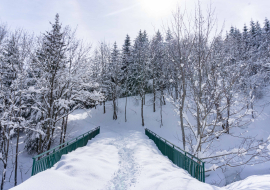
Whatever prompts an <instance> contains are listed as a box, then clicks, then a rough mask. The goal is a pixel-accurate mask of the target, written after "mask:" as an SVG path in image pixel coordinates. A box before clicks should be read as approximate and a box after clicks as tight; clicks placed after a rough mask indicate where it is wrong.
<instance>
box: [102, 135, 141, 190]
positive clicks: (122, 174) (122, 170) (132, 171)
mask: <svg viewBox="0 0 270 190" xmlns="http://www.w3.org/2000/svg"><path fill="white" fill-rule="evenodd" d="M133 140H134V139H132V134H125V135H123V134H120V135H118V136H117V137H116V138H115V140H114V141H113V143H112V145H113V146H115V147H116V148H117V150H118V155H119V162H118V167H119V168H118V170H117V172H116V173H115V174H114V177H113V178H112V179H111V180H110V181H109V182H108V183H107V187H106V188H105V189H108V190H113V189H119V190H122V189H123V190H124V189H128V188H129V187H130V186H132V185H134V184H136V177H137V176H138V171H139V168H138V166H137V165H136V163H135V158H134V148H135V147H136V145H135V144H134V143H133Z"/></svg>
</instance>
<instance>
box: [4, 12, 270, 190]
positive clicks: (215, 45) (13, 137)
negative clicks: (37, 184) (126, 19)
mask: <svg viewBox="0 0 270 190" xmlns="http://www.w3.org/2000/svg"><path fill="white" fill-rule="evenodd" d="M44 24H46V23H44ZM50 24H51V29H50V30H48V31H44V33H43V34H41V35H34V34H30V33H29V32H27V31H25V30H24V29H16V30H14V31H11V30H9V29H8V24H5V23H2V24H1V25H0V72H1V80H0V83H1V87H0V118H1V119H0V172H1V176H2V179H1V188H0V189H1V190H3V188H4V183H5V180H6V178H7V176H6V171H7V168H8V167H12V168H14V172H13V173H12V176H11V178H13V179H14V186H16V185H17V178H18V175H19V174H18V172H17V171H18V169H17V167H18V155H19V154H20V151H19V150H18V142H19V138H20V137H21V136H26V138H25V142H24V143H25V148H24V151H27V152H28V153H29V154H31V155H36V154H40V153H42V152H44V151H46V150H49V149H51V148H52V146H53V145H59V144H61V143H63V142H65V140H66V133H67V125H68V118H69V115H70V114H71V113H72V112H73V111H74V110H76V109H81V108H84V109H95V107H96V106H102V107H103V113H104V114H105V113H106V109H107V107H106V102H107V101H112V103H113V115H112V116H111V117H112V120H117V118H118V114H119V113H118V104H117V100H118V99H119V98H126V100H127V98H128V97H131V96H133V97H134V98H135V99H136V101H137V103H138V104H139V106H140V110H141V113H140V116H141V125H142V126H145V122H146V121H145V117H144V116H145V113H144V107H145V104H146V102H145V96H146V95H147V94H149V95H151V97H152V98H151V106H152V109H153V112H157V111H159V112H160V113H159V114H160V125H159V126H158V127H163V122H162V120H163V118H164V117H165V116H164V115H163V112H162V108H163V107H164V106H166V105H167V104H172V105H173V106H174V108H175V113H176V114H177V115H178V118H179V126H180V128H179V129H180V130H181V131H179V134H181V138H180V139H179V141H180V142H181V148H183V149H184V150H186V151H188V152H189V153H191V154H192V155H195V156H197V157H198V158H200V159H202V160H204V161H206V162H208V163H211V164H212V165H213V168H211V170H216V169H217V168H222V169H225V168H227V167H236V166H239V165H245V164H250V165H251V164H258V163H263V162H266V161H269V160H270V154H269V147H270V146H269V143H270V137H269V138H268V139H257V138H255V137H242V136H234V135H233V134H231V130H233V129H234V128H241V127H243V126H246V125H248V124H249V123H251V122H252V121H253V120H254V119H255V118H257V117H258V115H259V114H260V113H259V111H258V110H256V109H255V106H256V103H257V102H258V100H260V99H262V98H264V97H265V96H267V94H268V92H269V91H268V90H269V80H270V78H269V77H270V73H269V72H270V21H269V20H268V19H267V18H265V21H264V22H263V23H259V22H256V21H253V20H251V21H250V23H247V24H244V23H243V28H236V27H231V29H230V30H229V31H224V30H223V29H222V28H221V29H219V28H218V27H217V25H216V19H215V15H214V12H213V11H212V10H211V9H210V10H208V11H204V10H201V9H200V7H198V9H196V11H195V12H194V13H191V14H189V13H187V12H185V11H183V10H181V9H180V8H178V9H177V10H176V11H175V12H173V14H172V20H171V22H170V24H168V26H166V27H163V28H161V29H160V30H157V31H156V33H155V34H148V33H147V31H144V30H140V31H138V35H137V36H136V37H135V38H134V39H131V37H130V36H129V35H128V34H127V35H126V37H125V38H124V37H123V42H124V43H123V45H122V44H120V45H119V44H117V43H116V42H115V43H113V44H110V43H108V42H105V41H103V42H99V43H98V44H97V45H96V46H95V47H93V46H92V45H91V44H87V43H85V42H84V41H83V40H80V39H78V38H77V37H76V30H74V29H72V28H70V27H69V26H62V24H61V20H60V17H59V15H58V14H56V16H55V20H54V22H52V23H50ZM264 106H267V104H265V105H264ZM127 107H128V105H127V103H126V104H125V108H124V110H125V112H124V114H125V121H126V122H127V121H128V120H129V118H128V116H127V114H126V110H127ZM157 108H159V109H157ZM243 133H245V132H244V131H243ZM56 134H60V135H56ZM224 136H231V137H232V138H236V139H240V141H237V142H238V143H237V144H235V147H231V149H230V150H224V151H221V152H218V153H217V152H213V149H212V147H213V146H214V145H215V140H216V139H219V138H222V137H224ZM13 145H15V147H16V149H15V150H13V149H11V147H12V146H13ZM10 159H14V161H12V163H13V166H8V160H10ZM206 172H207V171H206Z"/></svg>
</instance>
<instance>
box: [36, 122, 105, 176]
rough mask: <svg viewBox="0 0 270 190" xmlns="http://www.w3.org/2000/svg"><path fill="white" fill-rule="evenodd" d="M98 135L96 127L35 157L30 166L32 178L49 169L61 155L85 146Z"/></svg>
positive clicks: (98, 130)
mask: <svg viewBox="0 0 270 190" xmlns="http://www.w3.org/2000/svg"><path fill="white" fill-rule="evenodd" d="M99 133H100V127H96V128H95V129H92V130H91V131H88V132H86V133H84V134H82V135H80V136H78V137H76V138H73V139H71V140H69V141H68V142H65V143H62V144H60V145H58V146H56V147H54V148H52V149H50V150H48V151H45V152H43V153H41V154H39V155H37V156H34V157H33V158H32V159H33V166H32V176H33V175H35V174H37V173H39V172H41V171H44V170H46V169H48V168H51V167H52V166H53V165H54V164H55V163H56V162H58V161H59V160H60V159H61V156H62V155H63V154H67V153H69V152H71V151H73V150H76V149H77V148H78V147H82V146H85V145H86V144H87V142H88V140H91V139H92V138H94V137H95V136H96V135H98V134H99Z"/></svg>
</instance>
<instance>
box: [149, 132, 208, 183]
mask: <svg viewBox="0 0 270 190" xmlns="http://www.w3.org/2000/svg"><path fill="white" fill-rule="evenodd" d="M145 134H146V135H147V136H148V137H149V138H150V139H152V140H153V141H154V142H155V144H156V145H157V147H158V149H159V150H160V151H161V152H162V154H163V155H165V156H168V158H169V159H170V160H171V161H172V162H173V163H174V164H176V165H177V166H179V167H180V168H183V169H185V170H187V171H188V173H189V174H190V175H191V176H192V177H194V178H196V179H198V180H199V181H202V182H205V169H204V162H203V161H201V160H200V159H199V158H196V157H195V156H193V155H192V154H190V153H188V152H186V151H184V150H182V149H181V148H179V147H177V146H175V145H174V144H172V143H170V142H169V141H167V140H166V139H164V138H162V137H160V136H158V135H157V134H156V133H154V132H153V131H150V130H149V129H145Z"/></svg>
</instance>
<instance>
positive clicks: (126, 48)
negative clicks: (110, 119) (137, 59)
mask: <svg viewBox="0 0 270 190" xmlns="http://www.w3.org/2000/svg"><path fill="white" fill-rule="evenodd" d="M132 63H133V59H132V49H131V41H130V37H129V35H127V36H126V39H125V42H124V45H123V47H122V68H121V70H122V72H121V73H122V75H121V83H122V89H123V94H124V96H126V101H125V122H127V97H128V96H129V95H131V94H132V93H131V91H132V86H131V81H130V75H131V73H130V71H131V67H132Z"/></svg>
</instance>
